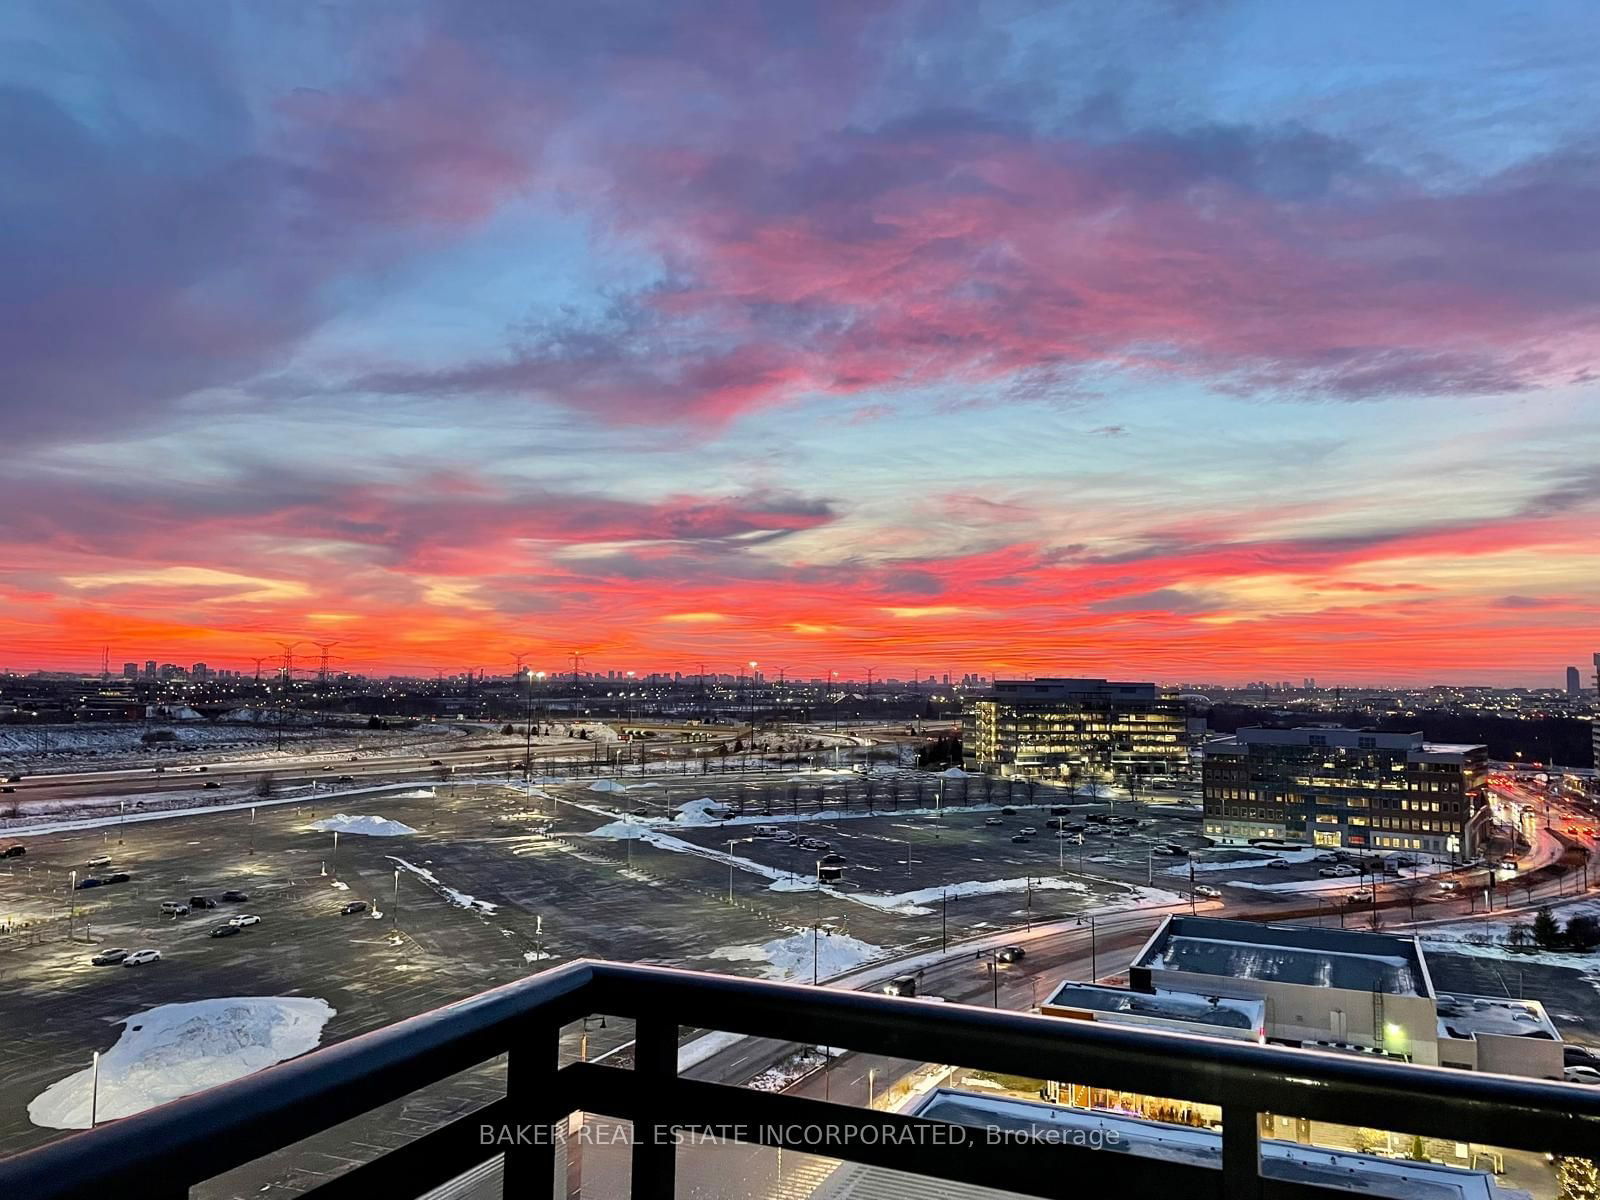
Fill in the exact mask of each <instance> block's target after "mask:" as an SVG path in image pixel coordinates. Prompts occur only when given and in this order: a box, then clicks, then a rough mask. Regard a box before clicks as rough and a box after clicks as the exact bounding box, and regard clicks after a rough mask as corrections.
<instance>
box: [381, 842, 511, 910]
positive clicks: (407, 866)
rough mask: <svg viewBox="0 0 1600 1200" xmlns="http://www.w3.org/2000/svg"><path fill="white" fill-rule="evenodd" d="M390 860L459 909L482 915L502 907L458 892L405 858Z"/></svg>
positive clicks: (391, 858) (391, 857)
mask: <svg viewBox="0 0 1600 1200" xmlns="http://www.w3.org/2000/svg"><path fill="white" fill-rule="evenodd" d="M388 859H389V861H390V862H392V863H394V864H395V865H396V866H398V867H400V869H401V870H403V871H410V872H411V873H412V874H413V875H415V876H416V877H417V878H418V879H420V880H422V881H423V882H424V883H426V884H428V885H430V886H431V887H432V888H433V890H434V891H436V892H438V893H439V894H440V895H441V896H443V897H444V898H445V899H446V900H448V901H449V902H450V903H451V904H454V905H455V906H456V907H457V908H470V909H476V910H477V911H478V912H481V913H492V912H494V911H495V909H497V908H499V907H500V906H499V905H498V904H491V903H489V901H487V900H479V899H478V898H477V897H476V896H469V895H468V894H467V893H466V892H458V891H456V889H455V888H453V887H450V886H448V885H447V884H445V883H444V881H443V880H441V879H440V878H439V877H438V876H437V875H435V874H434V873H433V872H432V871H430V870H428V869H427V868H426V867H418V866H415V865H413V864H411V863H408V862H407V861H406V860H405V859H403V858H397V857H396V856H395V855H393V854H391V855H389V856H388Z"/></svg>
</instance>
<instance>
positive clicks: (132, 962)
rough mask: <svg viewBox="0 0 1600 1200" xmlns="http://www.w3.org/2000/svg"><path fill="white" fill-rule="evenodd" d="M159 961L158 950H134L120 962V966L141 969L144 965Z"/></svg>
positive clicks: (159, 954) (159, 952) (159, 953)
mask: <svg viewBox="0 0 1600 1200" xmlns="http://www.w3.org/2000/svg"><path fill="white" fill-rule="evenodd" d="M160 961H161V951H159V950H135V951H134V952H133V953H132V954H130V955H128V957H127V958H125V959H123V960H122V965H123V966H125V967H142V966H144V964H145V963H153V962H160Z"/></svg>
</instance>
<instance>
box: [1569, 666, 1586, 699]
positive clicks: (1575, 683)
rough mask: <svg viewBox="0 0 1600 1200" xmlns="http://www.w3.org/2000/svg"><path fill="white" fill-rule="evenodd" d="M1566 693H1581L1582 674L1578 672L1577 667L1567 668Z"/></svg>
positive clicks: (1571, 694) (1577, 694) (1578, 694)
mask: <svg viewBox="0 0 1600 1200" xmlns="http://www.w3.org/2000/svg"><path fill="white" fill-rule="evenodd" d="M1567 695H1569V696H1581V695H1583V676H1582V675H1580V674H1578V668H1577V667H1568V668H1567Z"/></svg>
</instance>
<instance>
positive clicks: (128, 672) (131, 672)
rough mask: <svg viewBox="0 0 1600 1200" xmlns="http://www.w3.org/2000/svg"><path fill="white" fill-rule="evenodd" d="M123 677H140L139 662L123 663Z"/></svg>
mask: <svg viewBox="0 0 1600 1200" xmlns="http://www.w3.org/2000/svg"><path fill="white" fill-rule="evenodd" d="M122 677H123V678H124V679H137V678H139V664H138V663H136V662H125V663H123V664H122Z"/></svg>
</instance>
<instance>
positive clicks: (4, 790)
mask: <svg viewBox="0 0 1600 1200" xmlns="http://www.w3.org/2000/svg"><path fill="white" fill-rule="evenodd" d="M16 790H17V789H16V788H14V787H11V786H9V785H7V786H6V787H0V792H14V791H16Z"/></svg>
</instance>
